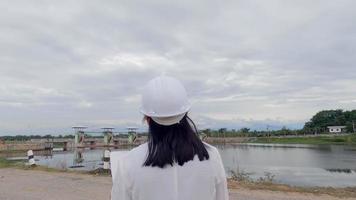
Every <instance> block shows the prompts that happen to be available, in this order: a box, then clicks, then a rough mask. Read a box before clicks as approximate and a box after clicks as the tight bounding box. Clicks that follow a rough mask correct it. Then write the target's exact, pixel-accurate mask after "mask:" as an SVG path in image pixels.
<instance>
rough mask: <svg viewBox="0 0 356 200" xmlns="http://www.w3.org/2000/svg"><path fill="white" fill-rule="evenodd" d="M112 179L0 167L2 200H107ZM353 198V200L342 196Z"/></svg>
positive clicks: (235, 194)
mask: <svg viewBox="0 0 356 200" xmlns="http://www.w3.org/2000/svg"><path fill="white" fill-rule="evenodd" d="M110 190H111V178H110V177H99V176H95V177H94V176H92V175H85V174H74V173H61V172H44V171H33V170H31V171H30V170H19V169H0V199H1V200H23V199H26V200H57V199H58V200H63V199H68V200H89V199H90V200H106V199H109V196H110ZM235 199H236V200H237V199H238V200H339V199H338V198H334V197H330V196H316V195H311V194H301V193H292V192H288V193H283V192H275V191H266V190H249V189H245V188H241V189H234V190H230V200H235ZM343 200H351V199H343ZM354 200H355V199H354Z"/></svg>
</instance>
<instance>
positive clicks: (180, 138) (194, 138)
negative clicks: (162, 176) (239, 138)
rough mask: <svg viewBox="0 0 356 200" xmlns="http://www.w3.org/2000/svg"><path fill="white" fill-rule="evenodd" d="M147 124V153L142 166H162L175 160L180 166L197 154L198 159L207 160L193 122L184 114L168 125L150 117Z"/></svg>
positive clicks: (204, 149) (206, 154)
mask: <svg viewBox="0 0 356 200" xmlns="http://www.w3.org/2000/svg"><path fill="white" fill-rule="evenodd" d="M147 121H148V126H149V136H148V155H147V158H146V161H145V162H144V164H143V166H152V167H155V166H157V167H160V168H164V167H165V166H166V165H171V166H173V163H175V162H177V163H178V164H179V165H180V166H183V165H184V163H186V162H188V161H190V160H193V159H194V156H195V155H197V156H198V158H199V160H200V161H203V160H208V159H209V153H208V151H207V150H206V148H205V145H204V144H203V142H202V141H201V140H200V139H199V137H198V131H197V129H196V126H195V124H194V122H193V121H192V120H191V119H190V118H189V117H188V116H187V115H185V116H184V117H183V119H182V120H181V121H180V122H179V123H177V124H173V125H170V126H163V125H160V124H158V123H156V122H155V121H153V120H152V119H149V120H147Z"/></svg>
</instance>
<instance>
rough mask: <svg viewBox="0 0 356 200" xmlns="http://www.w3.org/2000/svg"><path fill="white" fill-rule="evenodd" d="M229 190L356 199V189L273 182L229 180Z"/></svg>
mask: <svg viewBox="0 0 356 200" xmlns="http://www.w3.org/2000/svg"><path fill="white" fill-rule="evenodd" d="M228 188H229V189H239V188H247V189H250V190H268V191H278V192H297V193H303V194H305V193H309V194H316V195H330V196H334V197H339V198H356V187H346V188H333V187H295V186H289V185H284V184H278V183H272V182H239V181H236V180H232V179H230V180H228Z"/></svg>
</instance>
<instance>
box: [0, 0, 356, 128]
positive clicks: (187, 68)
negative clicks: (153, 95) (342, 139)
mask: <svg viewBox="0 0 356 200" xmlns="http://www.w3.org/2000/svg"><path fill="white" fill-rule="evenodd" d="M0 7H1V12H0V52H1V54H0V135H5V134H23V133H26V134H33V133H41V134H46V133H54V134H57V133H62V132H69V133H70V132H71V128H70V127H71V126H74V125H86V126H89V127H90V129H91V130H95V129H98V128H100V127H105V126H113V127H116V128H117V130H123V129H124V128H125V127H127V126H139V127H142V128H144V126H142V123H141V119H142V116H141V114H140V113H139V111H138V108H139V105H140V92H141V91H140V90H141V89H142V87H143V86H144V84H145V83H146V82H147V81H148V80H150V79H151V78H153V77H155V76H158V75H161V74H166V75H170V76H175V77H177V78H179V79H180V80H181V81H182V82H183V83H184V85H185V86H186V88H187V90H188V93H189V96H190V100H191V101H192V103H193V108H192V110H191V113H190V115H191V117H192V118H193V119H194V120H195V121H196V123H197V124H198V126H199V127H200V128H219V127H228V128H237V129H238V128H241V127H243V126H247V127H250V128H252V129H265V127H266V126H267V124H268V125H270V126H271V127H276V128H280V127H281V126H283V125H286V126H287V127H290V128H300V127H302V125H303V124H304V122H305V121H307V120H308V119H310V117H311V116H312V115H313V114H314V113H315V112H317V111H319V110H322V109H336V108H341V109H355V108H356V66H355V62H356V55H355V52H356V26H355V19H356V12H355V7H356V1H353V0H349V1H346V0H339V1H334V0H320V1H319V0H313V1H310V0H298V1H288V0H269V1H266V0H260V1H257V0H252V1H251V0H231V1H209V0H204V1H198V0H194V1H192V0H189V1H176V2H168V1H164V0H162V1H135V0H129V1H126V0H125V1H120V0H112V1H109V0H106V1H99V0H92V1H88V0H82V1H81V0H77V1H72V0H67V1H66V0H62V1H49V0H48V1H40V0H34V1H30V0H26V1H17V0H9V1H7V0H2V1H1V2H0Z"/></svg>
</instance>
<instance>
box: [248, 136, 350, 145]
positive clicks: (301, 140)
mask: <svg viewBox="0 0 356 200" xmlns="http://www.w3.org/2000/svg"><path fill="white" fill-rule="evenodd" d="M252 143H272V144H347V145H356V134H351V135H347V136H330V137H328V136H318V137H293V138H266V137H263V138H257V139H256V140H254V141H252Z"/></svg>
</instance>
